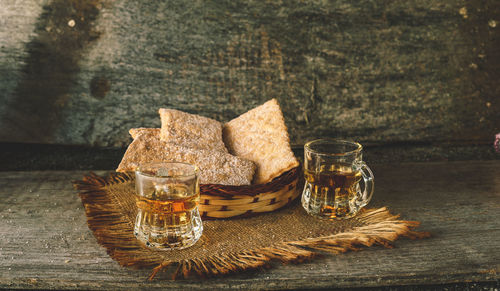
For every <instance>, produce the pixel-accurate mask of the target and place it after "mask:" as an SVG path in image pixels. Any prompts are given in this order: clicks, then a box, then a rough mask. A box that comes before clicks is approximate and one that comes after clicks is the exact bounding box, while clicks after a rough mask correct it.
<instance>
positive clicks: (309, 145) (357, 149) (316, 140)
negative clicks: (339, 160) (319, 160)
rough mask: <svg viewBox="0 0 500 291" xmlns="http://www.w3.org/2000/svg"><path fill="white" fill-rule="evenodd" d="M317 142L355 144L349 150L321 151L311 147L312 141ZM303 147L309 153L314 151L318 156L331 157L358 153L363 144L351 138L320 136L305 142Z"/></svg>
mask: <svg viewBox="0 0 500 291" xmlns="http://www.w3.org/2000/svg"><path fill="white" fill-rule="evenodd" d="M319 142H326V143H331V144H338V145H339V144H342V145H352V146H355V147H356V148H355V149H354V150H351V151H346V152H342V153H325V152H321V151H317V150H314V149H312V148H311V145H312V144H314V143H319ZM304 149H305V150H308V151H309V152H311V153H314V154H316V155H320V156H332V157H341V156H347V155H351V154H357V153H360V152H361V151H362V150H363V146H362V145H361V144H360V143H359V142H355V141H352V140H346V139H336V138H320V139H315V140H312V141H309V142H307V143H306V144H305V145H304Z"/></svg>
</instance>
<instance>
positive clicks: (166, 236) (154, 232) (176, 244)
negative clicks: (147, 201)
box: [134, 208, 203, 250]
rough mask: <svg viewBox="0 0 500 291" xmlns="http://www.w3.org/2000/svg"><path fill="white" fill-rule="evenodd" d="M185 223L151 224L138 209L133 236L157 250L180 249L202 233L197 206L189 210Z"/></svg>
mask: <svg viewBox="0 0 500 291" xmlns="http://www.w3.org/2000/svg"><path fill="white" fill-rule="evenodd" d="M189 216H190V219H187V220H186V223H179V224H175V225H160V226H159V225H158V224H157V225H154V224H153V225H152V224H151V223H150V222H149V221H148V220H147V218H148V217H147V215H145V213H144V212H142V211H139V213H138V214H137V218H136V223H135V227H134V235H135V237H136V238H137V239H138V240H139V241H140V242H142V243H143V244H144V245H145V246H146V247H149V248H154V249H159V250H181V249H185V248H188V247H190V246H193V245H194V244H195V243H196V242H197V241H198V240H199V239H200V237H201V234H202V233H203V224H202V221H201V217H200V214H199V212H198V208H196V209H194V210H192V211H190V215H189Z"/></svg>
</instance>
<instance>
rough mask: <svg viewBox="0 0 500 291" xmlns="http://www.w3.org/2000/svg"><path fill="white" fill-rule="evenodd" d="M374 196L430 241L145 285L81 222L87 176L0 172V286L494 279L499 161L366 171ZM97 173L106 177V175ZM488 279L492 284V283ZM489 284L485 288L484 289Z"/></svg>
mask: <svg viewBox="0 0 500 291" xmlns="http://www.w3.org/2000/svg"><path fill="white" fill-rule="evenodd" d="M373 170H374V172H375V177H376V181H375V183H376V188H375V197H374V199H373V201H372V202H371V204H370V207H379V206H388V207H389V208H390V209H391V211H392V212H393V213H400V214H401V216H402V218H403V219H407V220H418V221H421V222H422V225H421V227H420V230H424V231H429V232H431V233H432V238H429V239H424V240H417V241H412V240H408V239H401V240H399V241H397V242H396V248H395V249H384V248H382V247H373V248H369V249H365V250H363V251H361V252H350V253H346V254H342V255H338V256H332V255H325V256H324V257H321V258H316V259H314V260H313V261H311V262H308V263H303V264H298V265H293V264H292V265H280V264H276V266H275V267H274V268H272V269H268V270H262V271H258V272H250V273H244V274H238V275H233V276H226V277H223V278H216V279H208V280H198V279H190V280H178V281H159V280H155V281H152V282H149V281H146V279H145V278H147V275H148V274H149V271H147V270H142V271H141V270H139V271H138V270H132V269H126V268H122V267H120V266H119V265H118V264H117V263H116V262H114V261H113V260H112V259H110V258H109V257H108V255H107V254H106V252H105V250H104V248H103V247H101V246H99V245H98V244H97V242H96V240H95V239H94V237H93V235H92V232H91V231H90V230H89V229H88V227H87V224H86V217H85V213H84V210H83V208H82V204H81V202H80V199H79V198H78V196H77V193H76V191H75V190H74V189H73V187H72V184H71V181H72V180H77V179H80V178H81V177H82V175H83V174H84V173H86V172H85V171H39V172H31V171H30V172H26V171H20V172H0V218H1V220H0V221H1V223H0V234H1V235H0V287H1V288H43V289H48V288H58V289H61V288H77V289H78V288H81V289H100V288H113V289H114V288H123V289H135V288H138V287H141V288H175V289H181V288H182V289H186V288H193V289H198V288H200V289H229V288H231V289H235V288H243V289H264V288H265V289H292V288H297V289H299V288H335V287H338V288H345V287H377V286H402V285H418V286H426V285H427V284H431V285H440V284H448V283H464V282H482V283H487V284H493V286H498V280H499V279H500V275H499V274H500V215H499V214H500V161H498V160H496V161H469V162H435V163H404V164H391V165H389V164H377V165H373ZM97 173H100V174H104V173H105V172H104V171H98V172H97ZM495 281H496V282H495ZM488 282H490V283H488Z"/></svg>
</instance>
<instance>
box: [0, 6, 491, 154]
mask: <svg viewBox="0 0 500 291" xmlns="http://www.w3.org/2000/svg"><path fill="white" fill-rule="evenodd" d="M1 5H2V6H1V7H0V21H1V24H2V25H0V37H1V42H2V45H1V46H0V76H1V78H0V80H1V81H0V92H2V93H1V94H0V120H1V121H2V122H1V123H0V140H2V141H11V142H48V143H64V144H87V145H99V146H111V145H114V146H123V145H125V144H127V143H128V142H129V137H128V134H127V130H128V129H129V128H131V127H137V126H146V127H153V126H158V125H159V118H158V116H157V113H156V110H157V108H159V107H162V106H165V107H173V108H178V109H181V110H185V111H188V112H193V113H199V114H202V115H205V116H209V117H213V118H216V119H219V120H221V121H226V120H229V119H231V118H233V117H235V116H236V115H238V114H241V113H243V112H245V111H246V110H248V109H250V108H252V107H254V106H256V105H258V104H260V103H263V102H264V101H265V100H267V99H269V98H271V97H276V98H278V99H279V101H280V102H281V104H282V107H283V110H284V113H285V118H286V122H287V124H288V126H289V128H290V135H291V138H292V142H294V143H298V144H300V143H303V142H304V141H305V140H308V139H311V138H313V137H317V136H344V137H351V138H355V139H358V140H363V141H366V140H371V141H388V140H390V141H407V140H480V141H490V140H491V139H492V138H493V134H494V133H496V132H498V131H500V125H499V124H500V115H499V114H498V112H500V101H499V100H498V98H497V97H498V95H499V94H500V85H499V83H498V82H497V80H498V79H499V78H500V75H499V74H500V73H499V72H500V70H499V68H500V55H499V52H498V47H499V46H500V28H499V27H500V25H497V23H498V22H499V21H500V20H499V19H498V15H499V14H500V3H499V2H498V1H496V0H488V1H480V0H474V1H467V3H463V2H461V1H454V0H446V1H436V0H426V1H411V2H408V1H391V2H380V1H372V0H364V1H354V2H353V1H348V0H342V1H330V2H328V1H326V2H325V1H256V2H248V1H225V2H220V1H202V2H200V1H195V0H190V1H181V2H176V1H167V2H165V1H152V0H148V1H140V3H137V1H133V0H126V1H106V0H51V1H48V0H47V1H38V0H3V1H2V3H1Z"/></svg>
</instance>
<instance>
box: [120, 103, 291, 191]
mask: <svg viewBox="0 0 500 291" xmlns="http://www.w3.org/2000/svg"><path fill="white" fill-rule="evenodd" d="M159 113H160V118H161V128H133V129H130V131H129V133H130V135H131V136H132V138H133V141H132V143H131V144H130V145H129V147H128V149H127V151H126V152H125V155H124V157H123V159H122V161H121V163H120V165H119V166H118V168H117V171H118V172H128V171H135V170H136V169H137V167H138V166H139V165H140V164H142V163H152V162H185V163H190V164H194V165H196V166H197V167H198V169H199V179H200V184H221V185H235V186H241V185H251V184H265V183H268V182H270V181H272V180H273V179H274V178H276V177H278V176H280V175H281V174H283V173H285V172H287V171H288V170H290V169H293V168H295V167H297V166H298V165H299V162H298V161H297V159H296V158H295V156H294V154H293V152H292V150H291V148H290V139H289V136H288V131H287V128H286V125H285V121H284V118H283V113H282V112H281V109H280V106H279V104H278V102H277V100H276V99H271V100H269V101H268V102H266V103H264V104H263V105H261V106H259V107H257V108H254V109H252V110H250V111H248V112H246V113H244V114H242V115H240V116H239V117H237V118H235V119H233V120H231V121H229V122H227V123H225V124H222V123H220V122H219V121H217V120H214V119H210V118H207V117H203V116H199V115H195V114H189V113H186V112H182V111H178V110H174V109H164V108H162V109H160V110H159Z"/></svg>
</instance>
